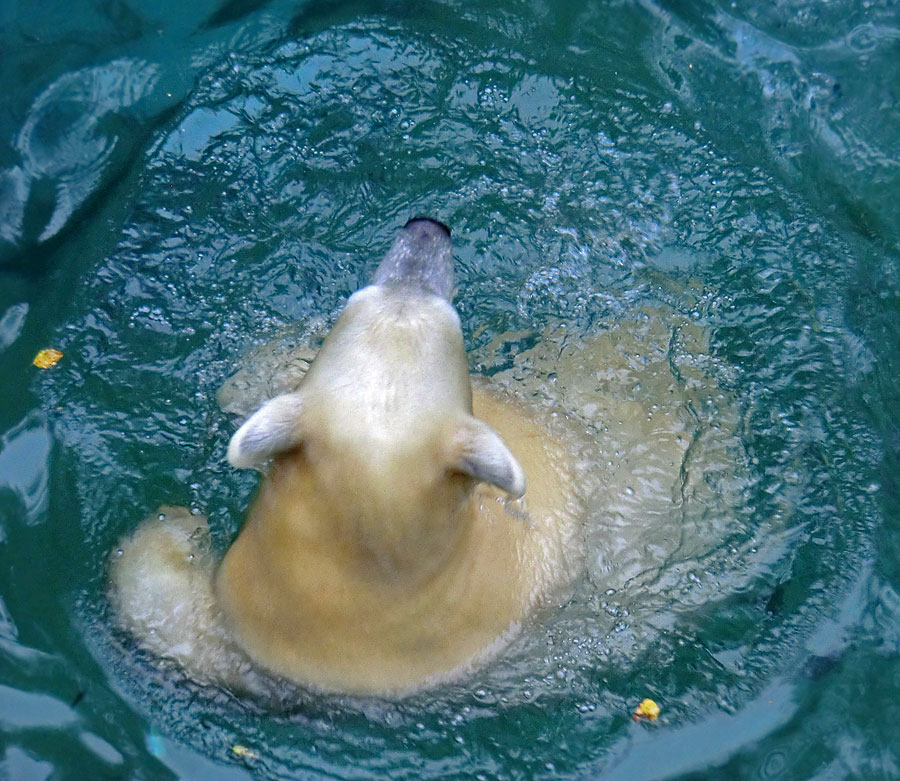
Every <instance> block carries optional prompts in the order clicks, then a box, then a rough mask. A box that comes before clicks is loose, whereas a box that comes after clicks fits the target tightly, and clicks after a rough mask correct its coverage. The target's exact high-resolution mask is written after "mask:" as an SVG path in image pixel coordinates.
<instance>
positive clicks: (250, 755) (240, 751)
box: [231, 743, 259, 759]
mask: <svg viewBox="0 0 900 781" xmlns="http://www.w3.org/2000/svg"><path fill="white" fill-rule="evenodd" d="M231 752H232V753H233V754H234V755H235V756H236V757H244V758H246V759H259V754H257V753H256V752H255V751H251V750H250V749H249V748H247V747H246V746H242V745H241V744H240V743H235V744H234V745H233V746H232V747H231Z"/></svg>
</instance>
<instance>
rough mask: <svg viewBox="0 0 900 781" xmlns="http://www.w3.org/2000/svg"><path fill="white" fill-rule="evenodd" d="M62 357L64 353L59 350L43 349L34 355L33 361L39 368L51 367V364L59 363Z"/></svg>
mask: <svg viewBox="0 0 900 781" xmlns="http://www.w3.org/2000/svg"><path fill="white" fill-rule="evenodd" d="M62 357H63V354H62V353H61V352H60V351H59V350H53V349H50V350H41V351H40V352H39V353H38V354H37V355H35V356H34V360H33V361H32V363H33V364H34V365H35V366H37V367H38V369H49V368H50V367H51V366H56V364H57V363H59V359H60V358H62Z"/></svg>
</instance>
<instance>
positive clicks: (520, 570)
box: [216, 390, 576, 694]
mask: <svg viewBox="0 0 900 781" xmlns="http://www.w3.org/2000/svg"><path fill="white" fill-rule="evenodd" d="M475 413H476V415H478V416H479V417H481V418H482V419H485V420H487V421H489V422H490V423H491V424H492V425H493V427H494V428H495V429H496V430H497V431H498V432H499V433H500V434H501V436H502V437H503V438H504V440H505V441H506V442H507V443H508V444H510V445H511V447H512V448H514V449H515V452H516V454H517V456H518V458H519V460H520V462H521V464H522V466H523V468H524V469H525V471H526V473H527V474H528V475H529V488H528V496H527V501H526V502H524V503H523V506H522V507H520V508H518V510H517V511H514V512H510V511H509V510H508V509H507V507H506V504H505V502H504V500H503V499H502V498H501V496H500V495H499V493H498V492H497V490H496V489H492V488H487V487H479V488H477V489H476V490H474V491H469V490H465V486H464V485H463V484H462V478H460V477H456V478H453V479H450V480H448V481H447V484H446V485H444V486H441V489H440V490H441V493H442V496H441V497H439V498H435V497H430V500H429V501H422V496H421V494H420V493H419V492H418V491H415V490H411V489H410V488H409V486H408V485H404V484H402V483H401V484H399V485H398V486H397V487H396V488H397V490H396V510H395V511H394V513H395V514H394V516H393V518H384V517H379V518H378V519H377V520H373V519H372V518H371V517H369V518H365V519H364V520H362V521H361V520H360V519H359V518H358V517H357V516H356V515H354V514H352V513H347V514H344V513H335V512H334V507H335V504H343V502H337V503H336V502H335V497H333V496H323V495H322V493H321V492H320V491H318V490H317V488H316V486H315V484H314V480H313V476H312V474H311V471H310V469H309V466H308V464H307V462H306V459H305V458H304V456H303V455H302V454H301V453H293V454H290V455H288V456H286V457H284V458H282V459H280V460H279V461H278V462H277V463H276V464H275V466H274V467H273V469H272V471H271V473H270V474H269V476H268V478H267V480H266V481H265V482H264V484H263V486H262V488H261V491H260V494H259V496H258V498H257V500H256V502H255V504H254V506H253V508H252V509H251V511H250V514H249V516H248V520H247V522H246V524H245V527H244V529H243V531H242V533H241V535H240V536H239V538H238V540H237V541H236V542H235V544H234V545H233V546H232V547H231V549H230V550H229V552H228V554H227V556H226V557H225V561H224V562H223V565H222V567H221V569H220V570H219V574H218V578H217V584H216V585H217V593H218V595H219V599H220V602H221V604H222V606H223V608H224V610H225V612H226V613H227V614H228V615H229V617H230V619H231V621H232V625H233V626H234V627H235V629H236V631H237V634H238V637H239V640H240V643H241V645H243V646H244V647H245V648H246V649H247V651H248V653H249V654H250V655H251V656H252V657H253V658H255V659H257V660H258V661H260V662H261V663H262V664H263V665H264V666H266V667H267V668H269V669H271V670H273V671H275V672H277V673H279V674H281V675H284V676H285V677H288V678H291V679H292V680H295V681H302V682H304V683H307V684H311V685H314V686H315V687H317V688H323V689H329V690H339V691H345V692H351V693H357V694H364V693H381V694H385V693H391V694H401V693H405V692H408V691H410V690H413V689H415V688H418V687H421V686H422V685H423V684H428V683H434V682H437V681H439V680H446V679H448V678H452V677H454V676H455V675H457V674H459V673H460V672H461V671H462V670H464V669H465V668H466V667H467V666H469V665H471V664H472V663H474V662H476V661H479V660H482V659H483V658H484V657H486V656H488V655H490V653H491V652H493V651H496V650H497V648H496V646H497V643H498V641H501V638H503V637H504V635H506V634H507V633H508V632H510V630H512V629H514V628H515V627H516V625H517V623H518V622H520V621H521V620H522V618H523V617H524V616H525V614H526V612H527V610H528V609H529V608H530V607H532V606H533V605H534V604H535V602H536V601H538V600H539V599H540V597H541V596H546V594H547V592H548V590H550V589H552V587H553V586H554V585H556V584H558V583H559V581H560V580H562V581H565V579H566V578H567V577H569V576H570V575H571V572H572V569H573V562H572V561H571V559H572V554H571V550H572V548H573V541H574V540H573V537H574V535H575V530H576V526H575V522H574V519H575V514H576V511H575V508H574V507H573V506H572V504H573V499H572V496H571V488H570V482H571V475H570V473H569V467H568V465H567V462H566V455H565V452H564V450H563V448H562V447H561V446H560V445H559V444H558V443H557V442H555V441H554V440H553V438H552V437H550V436H549V433H548V432H547V431H546V430H545V429H543V428H542V427H541V426H539V425H538V424H536V423H535V422H534V421H533V420H530V419H529V418H528V416H527V415H525V414H524V411H523V410H522V409H521V408H520V407H519V406H517V405H516V404H515V403H514V402H511V401H509V400H504V399H502V398H500V397H498V396H495V395H493V394H491V393H490V392H487V391H484V390H481V391H479V392H477V393H476V395H475ZM425 468H427V467H425ZM410 482H411V483H414V482H415V475H414V474H411V475H410ZM347 492H348V495H349V496H348V501H349V503H350V504H351V505H352V504H353V503H354V502H355V497H353V488H352V486H349V485H348V486H347ZM517 504H518V503H517ZM446 508H449V512H448V511H447V509H446ZM436 510H441V511H442V515H441V514H436ZM397 513H399V515H397ZM391 520H393V521H394V522H393V523H391ZM367 523H369V524H373V525H372V526H371V528H366V524H367ZM374 524H377V526H376V525H374ZM261 562H265V566H261Z"/></svg>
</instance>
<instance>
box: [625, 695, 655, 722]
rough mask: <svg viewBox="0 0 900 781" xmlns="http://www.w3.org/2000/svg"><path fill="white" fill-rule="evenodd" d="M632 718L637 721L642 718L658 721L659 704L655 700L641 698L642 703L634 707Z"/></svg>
mask: <svg viewBox="0 0 900 781" xmlns="http://www.w3.org/2000/svg"><path fill="white" fill-rule="evenodd" d="M631 718H633V719H634V720H635V721H640V720H641V719H650V721H656V719H658V718H659V705H657V704H656V703H655V702H653V700H641V704H640V705H638V706H637V707H636V708H635V709H634V713H633V714H632V716H631Z"/></svg>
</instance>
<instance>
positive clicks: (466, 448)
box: [452, 416, 525, 499]
mask: <svg viewBox="0 0 900 781" xmlns="http://www.w3.org/2000/svg"><path fill="white" fill-rule="evenodd" d="M456 436H457V443H458V446H459V449H458V451H457V452H458V453H459V455H458V458H457V460H456V462H455V463H454V464H453V465H452V468H453V469H455V470H457V471H459V472H462V473H463V474H467V475H469V476H470V477H474V478H475V479H476V480H478V481H479V482H482V483H490V484H491V485H495V486H497V488H499V489H500V490H502V491H506V493H508V494H509V495H510V496H511V497H513V498H514V499H518V498H519V497H520V496H522V495H523V494H524V493H525V472H524V471H523V470H522V467H521V466H519V462H518V461H516V458H515V456H514V455H513V454H512V453H510V452H509V448H508V447H507V446H506V444H505V443H504V442H503V440H502V439H500V435H499V434H498V433H497V432H496V431H494V429H492V428H491V427H490V426H489V425H488V424H487V423H485V422H484V421H482V420H478V418H475V417H471V416H469V417H467V418H466V419H465V420H464V421H463V422H462V424H461V425H460V427H459V430H458V431H457V435H456Z"/></svg>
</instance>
